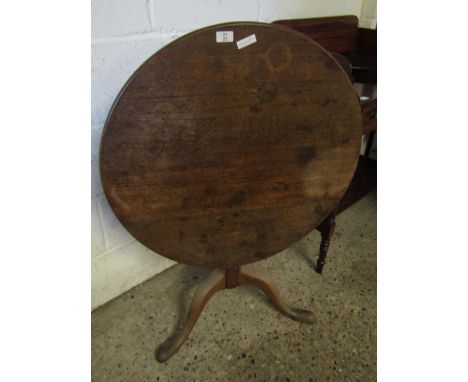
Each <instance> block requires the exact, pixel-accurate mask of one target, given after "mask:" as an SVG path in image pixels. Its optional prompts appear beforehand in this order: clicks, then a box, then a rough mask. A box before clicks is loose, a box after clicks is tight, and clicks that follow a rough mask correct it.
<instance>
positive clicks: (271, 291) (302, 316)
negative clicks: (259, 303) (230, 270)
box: [239, 268, 317, 324]
mask: <svg viewBox="0 0 468 382" xmlns="http://www.w3.org/2000/svg"><path fill="white" fill-rule="evenodd" d="M249 284H250V285H254V286H256V287H257V288H259V289H260V290H261V291H262V292H263V293H265V294H266V295H267V296H268V297H269V298H270V299H271V301H272V302H273V304H274V305H275V306H276V308H277V309H278V310H279V311H280V312H281V313H283V314H284V315H286V316H288V317H290V318H292V319H293V320H295V321H299V322H303V323H306V324H314V323H316V322H317V318H316V317H315V314H314V313H313V312H310V311H308V310H303V309H297V308H292V307H290V306H288V305H287V304H286V303H285V302H284V301H283V300H282V299H281V297H280V295H279V292H278V289H277V288H276V286H275V284H274V282H273V279H272V278H271V277H269V276H267V275H263V274H261V273H258V272H255V271H249V270H247V269H245V268H240V270H239V285H249Z"/></svg>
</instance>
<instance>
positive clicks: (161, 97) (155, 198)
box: [100, 22, 362, 268]
mask: <svg viewBox="0 0 468 382" xmlns="http://www.w3.org/2000/svg"><path fill="white" fill-rule="evenodd" d="M217 31H233V32H234V42H224V43H218V42H216V32H217ZM252 34H255V37H256V42H255V43H253V44H251V45H248V46H246V47H244V48H241V49H239V48H238V46H237V45H236V41H238V40H240V39H243V38H245V37H247V36H250V35H252ZM361 123H362V122H361V113H360V108H359V102H358V99H357V97H356V94H355V92H354V90H353V87H352V85H351V83H350V82H349V80H348V78H347V76H346V74H345V73H344V72H343V70H342V69H341V67H340V66H339V65H338V64H337V62H336V61H335V60H334V59H333V58H332V57H331V56H330V55H329V54H328V53H327V52H326V51H324V50H323V49H322V48H321V47H319V46H318V45H317V44H316V43H314V42H313V41H312V40H310V39H308V38H307V37H305V36H304V35H302V34H300V33H298V32H295V31H293V30H289V29H286V28H284V27H281V26H277V25H271V24H263V23H252V22H240V23H227V24H222V25H216V26H212V27H208V28H204V29H201V30H198V31H195V32H192V33H190V34H188V35H185V36H183V37H181V38H179V39H177V40H175V41H174V42H172V43H170V44H169V45H167V46H165V47H164V48H162V49H161V50H159V51H158V52H157V53H155V54H154V55H153V56H151V57H150V58H149V59H148V60H147V61H146V62H145V63H144V64H143V65H142V66H141V67H140V68H139V69H138V70H137V71H136V72H135V74H134V75H133V76H132V77H131V78H130V79H129V80H128V82H127V83H126V85H125V86H124V88H123V90H122V91H121V92H120V94H119V96H118V98H117V100H116V101H115V103H114V106H113V108H112V111H111V112H110V114H109V116H108V119H107V122H106V126H105V129H104V132H103V135H102V140H101V149H100V172H101V180H102V184H103V188H104V192H105V195H106V197H107V199H108V201H109V203H110V205H111V207H112V209H113V211H114V212H115V214H116V216H117V217H118V219H119V220H120V222H121V223H122V224H123V225H124V226H125V228H126V229H127V230H128V231H129V232H130V233H131V234H132V235H133V236H134V237H135V238H136V239H137V240H139V241H140V242H141V243H142V244H144V245H145V246H147V247H148V248H150V249H152V250H153V251H155V252H157V253H159V254H161V255H163V256H166V257H168V258H171V259H173V260H175V261H178V262H181V263H187V264H192V265H199V266H207V267H222V268H229V267H235V266H240V265H242V264H247V263H251V262H254V261H257V260H261V259H264V258H266V257H268V256H271V255H274V254H275V253H277V252H280V251H282V250H284V249H286V248H287V247H289V246H291V245H292V244H294V243H295V242H296V241H298V240H299V239H301V238H302V237H303V236H305V235H306V234H307V233H309V232H310V231H311V230H313V229H314V228H315V227H316V226H317V225H318V224H320V223H321V222H322V221H323V220H324V218H325V217H326V216H327V214H328V213H329V212H330V211H331V210H333V209H334V208H335V207H336V206H337V204H338V202H339V200H340V198H341V197H342V196H343V194H344V193H345V191H346V189H347V187H348V185H349V183H350V181H351V178H352V176H353V173H354V170H355V168H356V164H357V160H358V157H359V150H360V143H361V129H362V127H361Z"/></svg>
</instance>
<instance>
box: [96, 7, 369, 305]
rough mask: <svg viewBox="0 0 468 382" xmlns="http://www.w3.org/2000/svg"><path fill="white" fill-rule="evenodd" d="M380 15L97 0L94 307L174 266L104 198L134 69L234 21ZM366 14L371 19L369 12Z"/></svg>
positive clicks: (337, 10)
mask: <svg viewBox="0 0 468 382" xmlns="http://www.w3.org/2000/svg"><path fill="white" fill-rule="evenodd" d="M368 2H370V3H373V4H374V6H372V4H371V5H370V6H368V5H366V6H365V10H366V12H367V13H366V15H372V14H373V12H374V13H375V0H92V25H91V27H92V41H91V43H92V65H91V68H92V85H91V92H92V94H91V100H92V101H91V103H92V104H91V137H92V142H91V143H92V157H91V173H92V189H91V208H92V223H91V227H92V308H93V309H94V308H96V307H98V306H99V305H102V304H103V303H105V302H107V301H109V300H110V299H112V298H114V297H116V296H118V295H120V294H121V293H123V292H125V291H127V290H128V289H130V288H132V287H133V286H135V285H137V284H139V283H141V282H143V281H144V280H146V279H148V278H150V277H152V276H153V275H155V274H157V273H159V272H161V271H163V270H164V269H166V268H168V267H170V266H171V265H173V264H174V262H172V261H170V260H168V259H166V258H164V257H162V256H159V255H157V254H155V253H153V252H151V251H150V250H148V249H147V248H145V247H144V246H142V245H141V244H139V243H138V242H136V241H135V239H133V237H132V236H131V235H130V234H129V233H128V232H127V231H126V230H125V228H123V227H122V225H121V224H120V223H119V222H118V221H117V219H116V217H115V216H114V214H113V212H112V211H111V209H110V208H109V205H108V203H107V201H106V198H105V197H104V195H103V190H102V187H101V183H100V179H99V169H98V161H99V158H98V151H99V142H100V137H101V133H102V128H103V125H104V122H105V119H106V117H107V113H108V112H109V109H110V107H111V105H112V102H113V101H114V99H115V97H116V96H117V94H118V92H119V91H120V89H121V88H122V86H123V85H124V83H125V82H126V81H127V79H128V78H129V77H130V76H131V74H132V73H133V72H134V71H135V70H136V69H137V68H138V67H139V66H140V65H141V64H142V63H143V62H144V61H145V60H146V59H147V58H148V57H150V56H151V55H152V54H153V53H155V52H156V51H158V50H159V49H160V48H161V47H163V46H164V45H165V44H167V43H168V42H170V41H172V40H173V39H175V38H177V37H179V36H181V35H184V34H186V33H188V32H190V31H192V30H194V29H198V28H201V27H204V26H208V25H212V24H216V23H222V22H227V21H262V22H271V21H274V20H278V19H286V18H304V17H321V16H328V15H330V16H335V15H345V14H354V15H357V16H360V15H361V10H362V9H364V5H365V4H367V3H368ZM366 17H367V19H369V17H371V16H366Z"/></svg>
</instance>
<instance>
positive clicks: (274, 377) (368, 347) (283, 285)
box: [92, 193, 377, 382]
mask: <svg viewBox="0 0 468 382" xmlns="http://www.w3.org/2000/svg"><path fill="white" fill-rule="evenodd" d="M319 243H320V234H319V233H318V232H317V231H314V232H312V233H311V234H309V235H308V236H307V237H306V238H304V239H303V240H302V241H300V242H299V243H297V244H296V245H295V246H294V247H291V248H289V249H288V250H286V251H284V252H282V253H280V254H278V255H276V256H273V257H270V258H269V259H267V260H264V261H261V262H259V263H255V264H252V265H249V266H250V267H252V268H256V269H261V270H262V271H264V272H267V273H269V274H270V275H271V276H273V278H274V279H275V281H276V285H277V286H278V288H279V290H280V292H281V294H282V297H283V298H284V299H285V300H286V301H288V302H289V303H291V305H294V306H297V307H302V308H306V309H311V310H313V311H314V312H315V313H316V315H317V318H318V323H317V324H315V325H305V324H301V323H298V322H295V321H292V320H290V319H288V318H287V317H285V316H283V315H281V314H280V313H278V312H277V311H276V310H275V309H274V308H273V307H272V305H271V304H270V303H269V302H268V300H267V299H266V298H265V297H264V295H263V294H262V293H261V292H260V291H259V290H257V289H255V288H254V287H249V286H244V287H238V288H236V289H231V290H224V291H221V292H219V293H217V294H215V295H214V296H213V298H212V299H211V300H210V302H209V303H208V305H207V306H206V308H205V310H204V312H203V313H202V315H201V316H200V319H199V320H198V322H197V324H196V325H195V328H194V329H193V331H192V333H191V335H190V337H189V338H188V340H187V342H186V343H185V344H184V345H183V346H182V347H181V349H180V350H179V352H178V353H177V354H175V355H174V356H173V357H172V358H171V359H170V360H169V361H168V362H166V363H164V364H160V363H158V362H157V361H156V360H155V349H156V347H157V346H158V344H159V343H161V342H163V341H164V340H165V339H166V338H168V337H169V336H170V335H171V334H172V333H173V330H174V328H175V327H176V325H177V323H178V322H179V321H180V320H182V319H183V318H184V316H183V315H184V312H185V311H186V309H187V307H188V304H189V303H190V300H191V297H192V295H193V292H194V290H195V288H196V286H197V285H198V284H199V283H200V280H202V279H203V278H204V277H205V276H206V275H207V274H208V271H207V270H205V269H202V268H194V267H189V266H185V265H177V266H175V267H172V268H170V269H168V270H166V271H165V272H163V273H161V274H159V275H156V276H155V277H153V278H152V279H150V280H148V281H146V282H145V283H143V284H141V285H139V286H137V287H136V288H134V289H132V290H131V291H130V292H128V293H125V294H124V295H122V296H120V297H118V298H116V299H115V300H113V301H111V302H109V303H107V304H106V305H104V306H102V307H100V308H99V309H97V310H95V311H94V312H93V313H92V379H93V381H95V382H98V381H113V382H117V381H131V382H143V381H375V380H376V319H377V317H376V302H377V301H376V299H377V298H376V281H377V275H376V268H377V259H376V194H375V193H372V194H370V195H368V196H367V197H366V198H364V199H363V200H361V201H360V202H359V203H357V204H356V205H354V206H353V207H352V208H350V209H349V210H347V211H345V212H344V213H343V214H341V215H340V216H339V217H338V218H337V228H336V231H335V236H334V239H333V241H332V243H331V246H330V250H329V257H328V263H327V264H326V265H325V269H324V273H323V275H322V276H320V275H318V274H317V273H315V271H314V270H313V268H312V265H313V263H314V262H315V261H316V257H317V251H318V246H319Z"/></svg>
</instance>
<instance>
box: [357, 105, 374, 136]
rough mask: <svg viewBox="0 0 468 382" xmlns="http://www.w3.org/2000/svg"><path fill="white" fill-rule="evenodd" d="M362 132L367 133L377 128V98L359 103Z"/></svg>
mask: <svg viewBox="0 0 468 382" xmlns="http://www.w3.org/2000/svg"><path fill="white" fill-rule="evenodd" d="M361 114H362V133H363V134H369V133H370V132H372V131H374V130H376V129H377V100H376V99H371V100H369V101H364V102H362V103H361Z"/></svg>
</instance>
